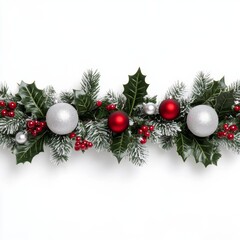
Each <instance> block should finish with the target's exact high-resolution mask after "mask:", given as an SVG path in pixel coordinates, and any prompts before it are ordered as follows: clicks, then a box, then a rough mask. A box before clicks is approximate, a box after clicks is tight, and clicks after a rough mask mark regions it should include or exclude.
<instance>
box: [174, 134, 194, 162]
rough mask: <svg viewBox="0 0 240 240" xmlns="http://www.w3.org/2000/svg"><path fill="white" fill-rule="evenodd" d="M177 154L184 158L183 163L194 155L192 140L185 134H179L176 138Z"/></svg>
mask: <svg viewBox="0 0 240 240" xmlns="http://www.w3.org/2000/svg"><path fill="white" fill-rule="evenodd" d="M176 145H177V153H178V154H179V155H180V156H181V157H182V159H183V161H186V159H187V158H188V157H189V156H190V155H191V153H192V140H191V139H190V138H188V137H187V136H186V135H184V134H183V133H181V132H180V133H178V135H177V136H176Z"/></svg>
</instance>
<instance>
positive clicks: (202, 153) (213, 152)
mask: <svg viewBox="0 0 240 240" xmlns="http://www.w3.org/2000/svg"><path fill="white" fill-rule="evenodd" d="M193 156H194V158H195V161H196V162H202V163H203V164H204V166H205V167H207V166H208V165H210V164H215V165H217V161H218V159H219V158H220V157H221V154H220V153H219V152H218V150H217V148H216V146H215V145H213V143H211V142H210V141H209V140H208V139H206V138H204V139H200V138H196V137H194V138H193Z"/></svg>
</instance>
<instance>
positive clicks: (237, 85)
mask: <svg viewBox="0 0 240 240" xmlns="http://www.w3.org/2000/svg"><path fill="white" fill-rule="evenodd" d="M231 90H233V96H234V98H235V99H236V100H238V101H240V80H238V81H236V82H234V83H232V84H231V85H230V86H229V87H228V91H231Z"/></svg>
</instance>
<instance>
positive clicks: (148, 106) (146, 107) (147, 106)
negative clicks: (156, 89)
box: [143, 102, 156, 115]
mask: <svg viewBox="0 0 240 240" xmlns="http://www.w3.org/2000/svg"><path fill="white" fill-rule="evenodd" d="M143 111H144V112H145V113H146V114H147V115H153V114H155V113H156V105H155V104H154V103H151V102H149V103H144V104H143Z"/></svg>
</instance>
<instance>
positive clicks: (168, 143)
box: [159, 136, 175, 150]
mask: <svg viewBox="0 0 240 240" xmlns="http://www.w3.org/2000/svg"><path fill="white" fill-rule="evenodd" d="M159 141H160V144H161V145H162V148H163V149H166V150H169V149H171V148H173V146H174V143H175V142H174V137H173V136H161V137H160V138H159Z"/></svg>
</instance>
